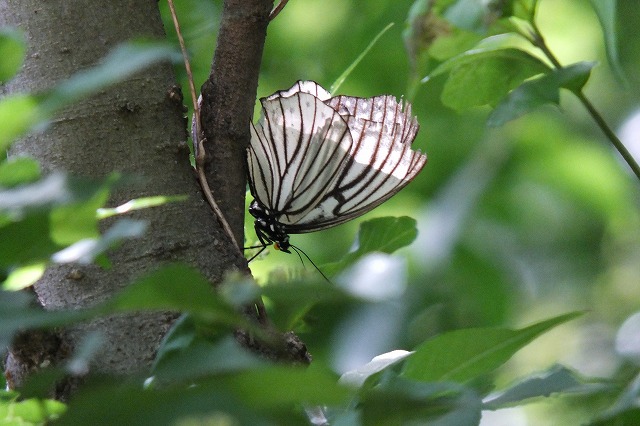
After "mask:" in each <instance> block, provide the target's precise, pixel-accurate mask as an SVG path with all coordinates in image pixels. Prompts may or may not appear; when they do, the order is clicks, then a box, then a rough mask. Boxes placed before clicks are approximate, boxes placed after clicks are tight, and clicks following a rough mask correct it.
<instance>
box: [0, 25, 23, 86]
mask: <svg viewBox="0 0 640 426" xmlns="http://www.w3.org/2000/svg"><path fill="white" fill-rule="evenodd" d="M26 49H27V48H26V46H25V43H24V39H23V37H22V34H21V33H19V32H18V31H15V30H12V29H8V28H2V29H0V58H1V60H0V84H4V83H6V82H7V81H9V80H10V79H11V77H13V76H14V75H15V74H16V73H17V72H18V70H19V69H20V67H21V66H22V62H23V61H24V56H25V53H26Z"/></svg>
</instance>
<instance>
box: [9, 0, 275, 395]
mask: <svg viewBox="0 0 640 426" xmlns="http://www.w3.org/2000/svg"><path fill="white" fill-rule="evenodd" d="M240 3H242V1H240ZM264 3H266V2H264ZM2 25H9V26H13V27H18V28H19V29H21V30H22V31H23V32H24V33H25V37H26V40H27V43H28V52H27V58H26V62H25V64H24V66H23V68H22V70H21V72H20V74H19V75H18V76H17V78H15V79H14V80H12V81H11V82H10V83H9V84H8V85H7V86H6V87H4V88H2V92H4V93H14V92H22V91H29V92H32V91H39V90H42V89H46V88H48V87H51V86H53V85H54V84H56V83H57V82H60V81H62V80H64V79H66V78H68V77H69V76H70V75H72V74H73V73H75V72H77V71H79V70H81V69H84V68H86V67H90V66H92V65H94V64H95V63H96V62H97V61H99V60H100V58H102V57H104V56H105V55H106V53H107V52H108V51H109V50H110V49H111V48H113V47H114V46H116V45H117V44H118V43H119V42H122V41H125V40H129V39H131V38H134V37H140V36H146V37H155V38H161V37H164V31H163V28H162V23H161V20H160V16H159V12H158V8H157V2H155V1H150V0H147V1H140V0H118V1H115V2H95V1H92V0H74V1H64V0H52V1H46V2H42V1H29V0H0V26H2ZM255 68H256V70H255V72H256V73H257V69H258V67H257V66H256V67H255ZM175 84H176V83H175V79H174V76H173V71H172V68H171V65H170V64H163V65H161V66H155V67H152V68H150V69H147V70H146V71H144V72H142V73H141V74H139V75H137V76H135V77H134V78H131V79H129V80H128V81H125V82H122V83H121V84H118V85H117V86H114V87H112V88H109V89H107V90H105V91H103V92H101V93H100V94H99V95H97V96H94V97H92V98H90V99H88V100H85V101H83V102H79V103H76V104H74V105H73V106H71V107H69V108H67V109H65V111H63V112H62V113H60V114H59V115H58V116H57V118H56V120H55V121H54V122H53V123H52V125H51V126H50V127H49V128H48V129H47V130H46V131H45V132H43V133H39V134H33V135H29V136H27V137H25V138H24V139H22V140H20V141H19V142H17V143H16V144H15V145H14V146H13V147H12V150H11V152H10V155H12V156H18V155H29V156H32V157H34V158H36V159H37V160H38V161H39V162H40V163H41V165H42V168H43V170H44V171H45V172H49V171H53V170H64V171H66V172H68V173H71V174H74V175H79V176H89V177H105V176H107V175H109V174H110V173H111V172H113V171H120V172H122V173H124V174H126V175H131V176H136V177H139V178H140V179H138V180H135V181H133V182H131V183H128V184H127V185H125V186H120V187H118V188H116V189H115V190H114V192H113V193H112V197H111V200H110V202H109V204H110V205H113V206H115V205H119V204H121V203H124V202H126V201H128V200H130V199H132V198H138V197H144V196H150V195H159V194H163V195H173V194H187V195H189V199H188V200H187V201H185V202H180V203H170V204H167V205H164V206H161V207H158V208H153V209H146V210H143V211H139V212H135V213H132V214H131V215H130V217H133V218H141V219H145V220H147V221H149V224H150V227H149V229H148V231H147V234H146V236H145V237H144V238H141V239H138V240H134V241H129V242H127V243H125V244H123V245H121V246H120V247H119V248H118V249H117V250H114V251H112V252H110V253H109V258H110V260H111V262H112V264H113V268H111V269H109V270H105V269H101V268H100V267H98V266H80V265H59V266H53V267H51V268H49V269H48V270H47V272H46V273H45V275H44V277H43V278H42V279H41V280H40V281H39V282H38V283H37V285H36V286H35V290H36V292H37V295H38V299H39V300H40V302H41V304H42V305H43V306H44V307H45V309H61V308H80V307H87V306H91V305H94V304H96V303H99V302H100V301H103V300H105V299H106V298H108V297H110V296H111V295H112V294H114V293H115V292H116V291H118V290H119V289H121V288H123V287H124V286H126V285H127V284H129V283H130V282H131V281H132V280H134V279H135V278H136V277H138V276H140V275H141V274H144V273H145V272H148V271H151V270H154V269H156V268H157V267H158V266H159V265H161V264H163V263H167V262H174V261H187V262H189V263H191V264H192V265H194V266H196V267H197V268H198V269H199V270H200V271H202V272H203V273H204V274H205V275H206V276H207V278H209V279H211V280H212V281H213V282H215V281H218V280H219V279H220V278H221V276H222V274H223V272H224V270H226V269H228V268H229V267H232V265H233V264H234V263H236V264H238V265H242V264H243V262H244V259H239V258H238V256H237V255H236V254H235V253H234V251H233V250H228V249H227V247H226V246H225V244H227V242H226V239H225V236H224V234H223V233H222V231H221V230H220V227H219V225H218V223H217V221H216V220H215V218H214V217H213V215H212V213H211V211H210V209H209V207H208V206H207V205H206V203H205V202H204V201H203V198H202V196H201V194H200V188H199V186H198V184H197V182H196V180H195V178H194V175H193V172H192V169H191V167H190V165H189V159H188V149H187V146H186V144H185V140H186V133H185V128H186V122H185V119H184V116H183V107H182V103H181V102H180V101H178V102H176V96H175V94H176V89H175ZM245 96H247V94H246V93H245ZM254 96H255V88H254V90H253V92H251V94H250V96H247V99H253V97H254ZM217 99H220V98H217ZM247 117H248V116H247V113H246V112H245V113H244V118H243V119H244V120H245V121H244V128H243V130H242V131H241V132H240V133H242V135H243V136H244V134H245V133H246V131H247V126H246V123H247ZM230 128H231V129H233V133H232V134H233V135H236V134H237V133H238V132H239V131H238V130H237V128H236V127H233V126H232V127H230ZM217 149H218V150H220V151H225V150H227V149H234V151H232V153H231V154H229V155H230V156H232V157H234V158H235V156H237V155H238V148H237V147H235V148H234V147H233V146H232V147H229V145H226V146H219V147H218V148H217ZM215 161H226V157H225V158H222V159H221V158H220V157H219V156H216V157H215ZM221 173H223V174H224V173H226V172H225V171H222V172H221ZM237 174H238V173H235V174H233V176H226V175H223V176H221V179H219V180H216V183H215V185H219V186H221V187H222V186H223V185H222V183H220V182H222V181H225V182H228V181H230V180H236V179H237ZM236 184H237V185H240V186H242V188H243V190H242V191H241V192H240V191H236V192H234V196H232V197H226V198H225V197H221V198H220V199H219V200H218V202H219V204H220V206H221V208H223V209H224V210H225V211H226V212H230V213H229V214H230V215H235V217H234V221H233V224H234V225H235V228H234V229H236V230H238V232H239V235H240V237H241V235H242V234H241V231H242V226H241V224H240V223H241V222H240V220H241V218H242V211H241V210H240V211H239V210H238V209H239V208H241V207H242V206H243V202H242V197H243V194H244V177H243V178H242V179H237V182H236ZM224 194H227V192H224ZM229 200H231V202H232V205H231V206H227V205H226V204H227V203H229V202H230V201H229ZM112 223H113V221H105V223H104V227H105V228H107V227H109V226H110V225H111V224H112ZM239 241H242V238H239ZM173 318H174V315H173V314H169V313H167V314H144V315H131V316H127V317H112V318H105V319H102V320H99V321H95V322H92V323H91V324H86V325H83V326H78V327H75V328H73V329H70V330H66V331H65V332H62V333H60V334H59V335H58V336H55V337H53V338H52V337H48V336H47V337H46V338H44V339H42V340H43V342H45V343H44V344H45V346H47V345H49V346H50V345H51V344H53V345H54V346H55V345H58V346H59V348H60V351H63V352H64V353H68V352H70V351H72V350H73V348H74V347H75V346H76V344H77V343H78V342H79V340H80V339H81V338H82V336H83V335H85V333H86V332H87V331H88V330H97V331H99V332H100V333H102V335H103V337H104V338H105V342H106V343H105V345H104V347H103V350H102V351H101V352H100V353H99V355H98V357H97V358H96V359H95V362H94V366H93V368H94V369H95V370H97V371H102V372H108V373H115V374H128V373H131V372H134V371H139V370H141V369H144V368H146V367H148V366H149V364H150V362H151V361H152V359H153V357H154V354H155V351H156V348H157V346H158V343H159V342H160V339H161V338H162V337H163V335H164V334H165V332H166V331H167V329H168V327H169V326H170V324H171V322H172V320H173ZM23 340H24V339H23ZM26 340H28V339H26ZM52 342H53V343H52ZM17 343H19V341H18V342H17ZM49 346H47V347H49ZM23 349H24V348H22V349H21V348H20V347H16V345H15V344H14V348H13V350H12V352H11V353H10V357H9V360H8V362H7V366H6V368H7V373H8V374H9V375H10V376H11V377H12V378H13V379H16V380H14V384H15V385H19V384H20V382H21V377H23V376H24V374H25V372H28V371H31V370H32V369H33V368H37V366H38V365H39V364H46V362H44V363H43V362H42V361H43V360H41V359H39V358H38V356H36V355H34V354H25V353H24V350H23ZM48 350H49V349H48ZM52 352H53V354H52V355H50V356H49V357H48V359H47V360H45V361H55V360H56V359H57V358H56V357H58V354H55V351H52ZM30 359H37V361H38V362H35V363H33V364H34V365H35V367H34V365H31V364H29V362H30V361H28V360H30ZM65 392H66V391H65ZM59 396H61V397H63V398H64V397H65V396H66V395H64V394H63V395H59Z"/></svg>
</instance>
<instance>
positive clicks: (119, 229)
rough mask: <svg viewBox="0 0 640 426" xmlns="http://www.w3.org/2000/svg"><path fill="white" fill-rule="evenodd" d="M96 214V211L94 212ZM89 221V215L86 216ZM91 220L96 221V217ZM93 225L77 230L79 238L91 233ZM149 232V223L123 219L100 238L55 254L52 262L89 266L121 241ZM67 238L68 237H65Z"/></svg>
mask: <svg viewBox="0 0 640 426" xmlns="http://www.w3.org/2000/svg"><path fill="white" fill-rule="evenodd" d="M92 211H93V212H95V209H94V210H92ZM85 217H86V218H88V219H89V215H88V214H87V215H86V216H85ZM89 220H93V221H95V220H96V219H95V215H93V216H92V217H91V218H90V219H89ZM91 223H92V222H90V221H88V223H87V224H83V225H82V226H83V227H84V228H87V229H85V230H82V229H80V230H77V231H76V233H75V234H73V233H72V234H71V235H74V236H77V235H78V234H80V233H81V232H85V233H90V232H91V231H92V229H91ZM146 230H147V222H146V221H143V220H133V219H121V220H119V221H117V222H116V223H114V224H113V225H112V226H111V227H110V228H109V229H108V230H107V231H106V232H105V233H104V235H102V236H101V237H100V238H86V239H82V240H80V241H77V242H76V243H74V244H72V245H70V246H69V247H67V248H65V249H63V250H60V251H58V252H57V253H55V254H54V255H53V256H52V257H51V260H53V261H54V262H57V263H80V264H85V265H86V264H89V263H92V262H94V261H95V260H96V259H97V258H98V257H99V256H100V255H102V254H103V253H105V252H106V251H107V250H109V249H110V248H112V247H114V246H115V245H116V244H118V243H119V242H120V241H122V240H125V239H130V238H139V237H141V236H142V235H143V234H144V233H145V231H146ZM65 237H66V236H65Z"/></svg>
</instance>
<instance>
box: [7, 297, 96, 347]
mask: <svg viewBox="0 0 640 426" xmlns="http://www.w3.org/2000/svg"><path fill="white" fill-rule="evenodd" d="M93 315H94V312H91V311H87V310H82V311H81V310H73V311H45V310H44V309H43V308H41V307H39V306H38V305H37V303H36V301H35V300H34V298H33V296H32V295H31V294H28V293H25V292H21V291H3V290H0V318H2V321H0V347H7V346H9V345H10V344H11V338H12V336H13V335H14V333H16V332H17V331H19V330H25V329H28V328H51V327H58V326H62V325H66V324H69V323H72V322H76V321H82V320H86V319H88V318H90V317H92V316H93Z"/></svg>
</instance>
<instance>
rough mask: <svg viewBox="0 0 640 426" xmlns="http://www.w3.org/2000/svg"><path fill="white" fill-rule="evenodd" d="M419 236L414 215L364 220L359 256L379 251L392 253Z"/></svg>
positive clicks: (359, 241) (359, 234) (360, 235)
mask: <svg viewBox="0 0 640 426" xmlns="http://www.w3.org/2000/svg"><path fill="white" fill-rule="evenodd" d="M417 236H418V229H417V228H416V220H415V219H414V218H412V217H408V216H401V217H379V218H375V219H371V220H368V221H366V222H362V223H361V224H360V231H359V232H358V237H357V238H358V249H357V250H356V251H355V253H356V254H357V255H358V257H360V256H362V255H364V254H366V253H371V252H374V251H379V252H382V253H388V254H391V253H393V252H395V251H396V250H398V249H401V248H402V247H406V246H408V245H409V244H411V243H412V242H413V241H414V240H415V239H416V237H417Z"/></svg>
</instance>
